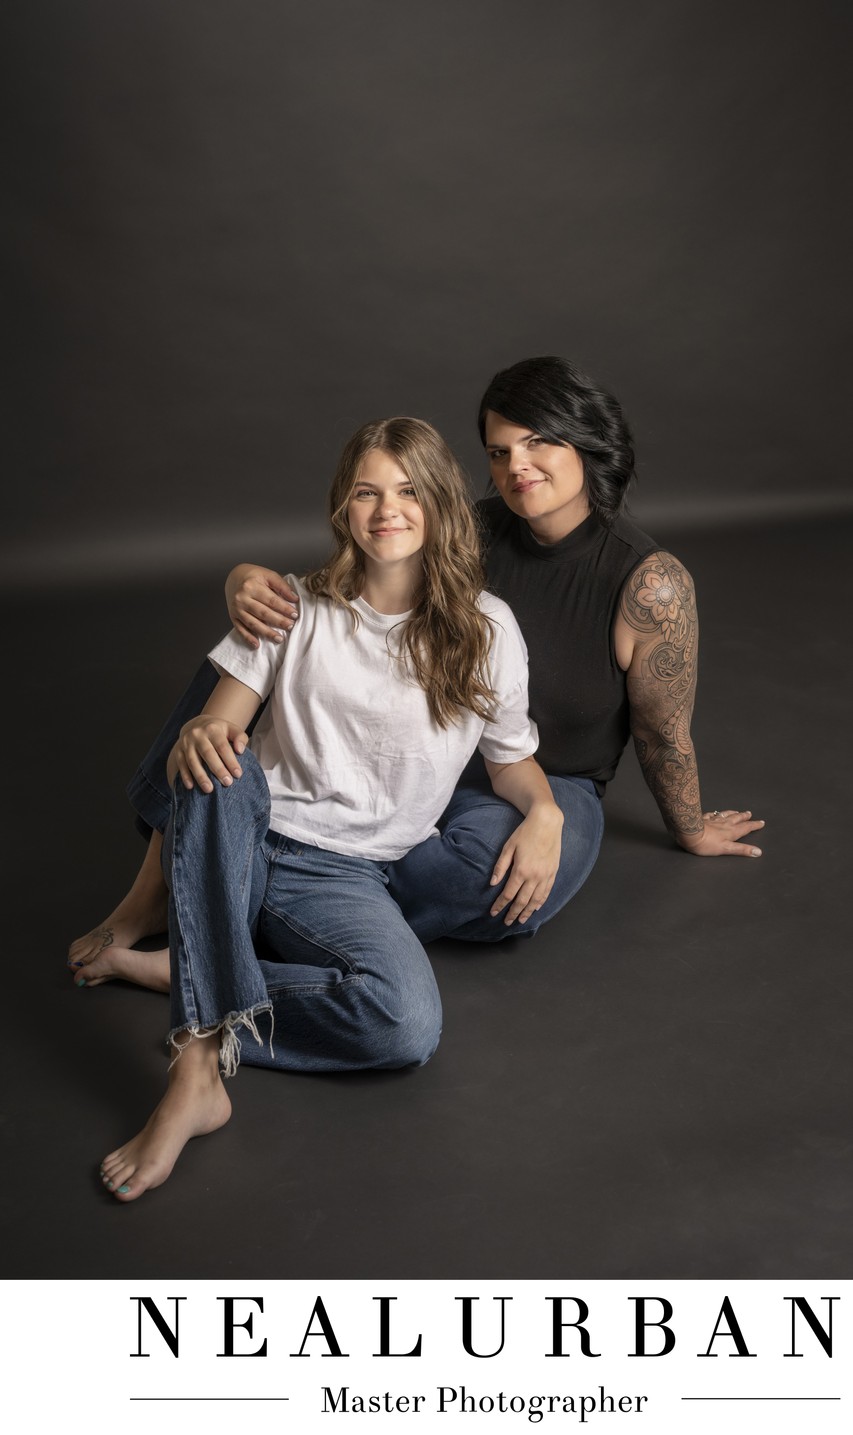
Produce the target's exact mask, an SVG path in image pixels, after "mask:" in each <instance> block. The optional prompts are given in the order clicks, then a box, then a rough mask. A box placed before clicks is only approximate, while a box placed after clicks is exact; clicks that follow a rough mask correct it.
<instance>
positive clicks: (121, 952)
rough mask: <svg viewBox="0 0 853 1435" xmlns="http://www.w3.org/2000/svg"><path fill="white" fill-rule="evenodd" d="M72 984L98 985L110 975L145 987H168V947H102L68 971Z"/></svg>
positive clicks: (154, 990)
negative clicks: (154, 949) (155, 949)
mask: <svg viewBox="0 0 853 1435" xmlns="http://www.w3.org/2000/svg"><path fill="white" fill-rule="evenodd" d="M72 975H73V977H74V985H75V987H99V986H100V985H101V983H102V982H110V981H112V980H113V977H121V978H122V979H123V980H124V981H126V982H134V983H135V984H136V986H138V987H147V988H148V990H149V991H152V992H167V991H168V990H169V948H168V947H163V949H162V951H159V952H135V951H133V950H132V949H131V948H130V947H109V946H108V947H104V949H103V951H101V952H98V954H97V956H95V957H92V958H91V960H90V961H88V962H86V963H84V964H82V965H80V966H78V967H76V968H75V969H74V970H73V973H72Z"/></svg>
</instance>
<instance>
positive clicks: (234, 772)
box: [166, 675, 261, 791]
mask: <svg viewBox="0 0 853 1435" xmlns="http://www.w3.org/2000/svg"><path fill="white" fill-rule="evenodd" d="M260 703H261V699H260V697H259V695H258V694H257V693H256V692H254V690H253V689H252V688H249V687H247V686H246V684H245V683H241V682H240V681H239V679H238V678H233V677H231V676H230V675H226V676H225V677H222V678H220V679H219V682H218V683H217V685H216V687H215V688H214V689H213V692H212V693H211V695H210V697H209V698H208V700H207V702H206V704H205V706H204V710H203V711H202V712H201V713H199V715H198V717H195V718H190V720H189V722H186V723H184V725H183V727H182V728H181V731H180V735H179V737H178V740H177V742H176V743H175V746H174V747H173V748H172V751H171V753H170V754H169V759H168V763H167V766H166V776H167V778H168V780H169V783H170V785H171V784H172V783H173V782H174V781H175V778H176V777H177V776H178V774H180V776H181V778H182V779H183V782H184V785H185V786H186V787H192V786H193V783H194V782H197V783H198V785H199V786H200V787H201V788H202V789H203V790H204V791H210V789H211V783H210V780H209V773H212V774H213V776H214V777H216V778H218V779H219V781H220V782H224V783H225V784H226V785H227V784H228V783H229V782H230V781H231V780H232V778H235V777H240V775H241V772H242V769H241V767H240V764H239V762H238V760H237V755H238V754H240V753H242V752H243V751H244V750H245V748H246V745H247V743H248V741H249V739H248V735H247V733H246V731H245V730H246V728H247V727H248V725H249V723H250V722H251V720H252V718H253V717H254V715H255V713H256V712H257V710H258V708H259V706H260Z"/></svg>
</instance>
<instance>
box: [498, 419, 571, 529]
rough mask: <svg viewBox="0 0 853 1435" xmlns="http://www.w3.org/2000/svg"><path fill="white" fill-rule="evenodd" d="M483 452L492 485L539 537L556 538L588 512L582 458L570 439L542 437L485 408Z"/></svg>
mask: <svg viewBox="0 0 853 1435" xmlns="http://www.w3.org/2000/svg"><path fill="white" fill-rule="evenodd" d="M486 452H487V454H488V455H489V467H490V471H491V475H492V482H493V484H494V485H495V488H496V489H497V491H498V493H499V494H500V496H501V498H502V499H503V500H504V503H506V504H507V506H508V507H509V508H511V509H512V511H513V513H517V514H518V516H519V518H523V519H525V520H526V522H527V523H529V525H530V528H531V530H532V532H533V535H534V537H535V538H538V540H539V542H540V543H557V542H558V541H559V540H560V539H561V538H565V536H566V534H567V533H571V531H572V529H573V528H577V526H578V524H579V523H582V522H583V520H584V519H585V518H587V517H588V515H589V513H590V505H589V499H588V497H587V492H586V484H585V482H584V473H583V463H582V462H581V458H580V455H579V453H578V451H577V449H574V448H572V446H571V444H566V445H565V446H563V445H560V444H555V443H547V442H546V440H545V439H543V438H540V437H539V435H538V434H537V433H536V432H535V431H534V430H533V429H530V428H525V427H523V426H521V425H520V424H512V423H510V422H509V420H508V419H505V418H502V417H501V415H500V414H496V413H493V412H492V411H491V409H490V410H489V412H488V413H487V415H486Z"/></svg>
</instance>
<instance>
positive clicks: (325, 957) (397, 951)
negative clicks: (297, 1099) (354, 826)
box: [163, 752, 441, 1074]
mask: <svg viewBox="0 0 853 1435" xmlns="http://www.w3.org/2000/svg"><path fill="white" fill-rule="evenodd" d="M242 766H243V776H242V777H241V778H239V779H238V780H237V781H235V782H234V783H233V784H232V785H231V786H230V787H222V786H221V785H220V784H219V783H214V789H213V791H212V792H210V793H204V792H201V791H200V790H199V788H197V787H196V788H193V789H191V790H189V791H188V790H187V789H186V788H185V787H184V786H183V784H182V783H180V782H179V783H177V784H176V787H175V790H174V793H173V796H172V811H171V816H170V819H169V822H168V824H167V827H166V832H165V837H164V843H163V871H164V874H165V876H166V881H167V883H168V885H169V893H170V896H169V948H170V953H171V1032H170V1039H172V1041H173V1044H174V1045H180V1041H177V1042H176V1041H175V1038H176V1037H177V1036H178V1034H179V1033H182V1032H186V1031H190V1032H192V1033H193V1034H196V1035H199V1034H201V1033H203V1032H204V1031H207V1030H209V1029H211V1028H217V1029H219V1030H220V1032H221V1054H222V1064H223V1067H224V1069H225V1071H226V1073H227V1074H231V1073H232V1072H233V1070H234V1069H235V1067H236V1065H237V1062H238V1060H240V1061H244V1062H247V1063H248V1064H250V1065H254V1066H272V1067H278V1068H280V1069H282V1070H286V1071H357V1070H359V1069H362V1068H366V1067H370V1068H377V1067H400V1066H409V1065H411V1064H421V1063H423V1062H425V1061H428V1060H429V1058H430V1057H431V1056H432V1054H433V1052H434V1051H435V1048H436V1047H437V1045H438V1040H439V1036H440V1034H441V1001H440V999H439V995H438V988H437V986H436V983H435V977H434V976H433V972H432V968H431V966H430V964H429V959H428V958H427V955H426V952H425V951H424V949H423V947H422V946H421V943H420V942H419V941H418V939H417V937H416V936H415V934H414V932H413V931H412V929H411V927H410V926H409V925H408V923H407V922H406V920H405V918H404V917H403V915H402V913H401V911H400V909H399V907H398V906H397V903H396V902H395V901H394V899H393V897H392V896H391V894H390V892H389V890H388V879H387V875H386V866H387V864H385V863H381V862H371V861H367V860H366V859H364V858H361V857H349V856H343V855H341V854H339V853H336V852H326V851H323V850H322V849H320V848H317V847H308V846H304V845H303V844H302V843H299V842H295V841H292V840H291V839H290V838H289V837H282V836H280V835H279V834H277V833H275V832H270V831H269V830H268V827H269V814H270V797H269V788H268V787H267V782H266V778H265V777H264V774H263V771H262V770H261V768H260V766H259V765H258V762H257V761H256V759H255V758H254V756H253V755H252V753H250V752H247V753H245V754H244V756H243V758H242Z"/></svg>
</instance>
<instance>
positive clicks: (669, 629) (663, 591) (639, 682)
mask: <svg viewBox="0 0 853 1435" xmlns="http://www.w3.org/2000/svg"><path fill="white" fill-rule="evenodd" d="M620 613H621V616H622V618H623V619H624V621H625V622H626V623H627V624H628V626H629V628H630V629H631V632H632V633H633V634H634V635H636V637H635V647H634V656H633V658H632V660H631V666H630V668H629V669H628V677H627V683H628V701H629V704H630V709H631V733H632V735H633V738H634V746H635V748H636V750H637V757H638V758H639V762H640V766H641V768H642V770H643V776H644V777H645V779H646V782H647V783H648V785H649V788H650V789H651V792H652V794H653V796H654V799H655V801H656V802H657V805H658V807H659V808H660V811H661V816H662V817H663V820H664V822H665V823H666V825H667V827H668V829H669V831H670V832H671V833H672V835H673V837H675V838H676V839H678V838H679V837H681V836H693V835H695V834H697V833H701V832H702V830H703V821H702V808H701V802H700V798H699V775H698V772H697V770H696V755H695V753H694V751H693V742H692V740H691V737H690V718H691V716H692V713H693V700H694V697H695V695H696V654H697V643H698V634H699V629H698V623H697V619H696V598H695V595H694V592H693V580H692V579H691V577H690V574H689V573H688V572H687V570H686V568H684V567H683V566H682V564H681V563H679V561H678V559H677V558H673V556H672V554H671V553H653V554H652V555H651V556H650V557H649V558H646V559H644V560H643V562H642V563H641V564H640V566H639V567H638V568H636V569H635V570H634V572H633V573H632V574H631V576H630V577H629V579H628V581H627V583H626V584H625V587H624V589H623V590H622V597H621V599H620Z"/></svg>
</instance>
